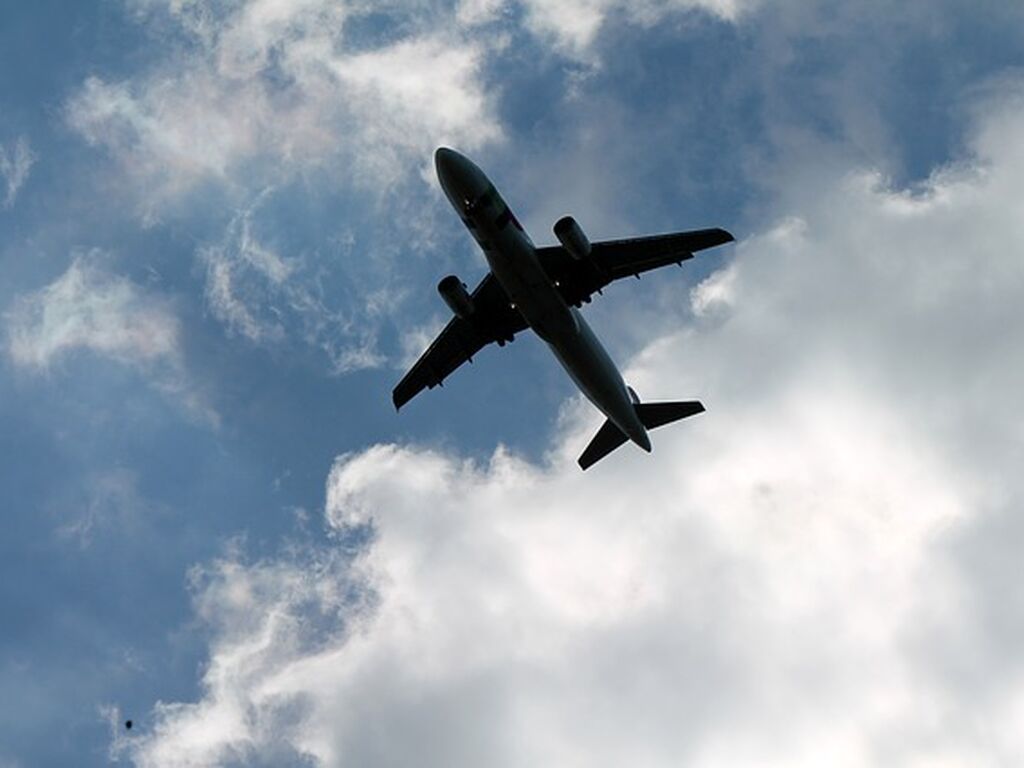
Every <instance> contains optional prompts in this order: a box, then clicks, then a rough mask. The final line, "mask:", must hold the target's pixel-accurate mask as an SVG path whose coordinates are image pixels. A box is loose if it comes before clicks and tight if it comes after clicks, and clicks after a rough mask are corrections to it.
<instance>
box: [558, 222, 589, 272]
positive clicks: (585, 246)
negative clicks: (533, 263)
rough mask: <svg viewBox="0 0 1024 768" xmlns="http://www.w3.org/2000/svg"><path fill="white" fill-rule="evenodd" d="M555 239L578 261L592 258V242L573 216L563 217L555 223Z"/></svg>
mask: <svg viewBox="0 0 1024 768" xmlns="http://www.w3.org/2000/svg"><path fill="white" fill-rule="evenodd" d="M555 237H557V238H558V242H560V243H561V244H562V247H563V248H565V250H567V251H568V252H569V255H570V256H572V257H573V258H574V259H576V260H577V261H583V260H584V259H586V258H587V257H588V256H590V241H589V240H587V236H586V235H584V234H583V230H582V229H580V225H579V224H577V223H576V219H574V218H573V217H572V216H563V217H562V218H560V219H559V220H558V221H556V222H555Z"/></svg>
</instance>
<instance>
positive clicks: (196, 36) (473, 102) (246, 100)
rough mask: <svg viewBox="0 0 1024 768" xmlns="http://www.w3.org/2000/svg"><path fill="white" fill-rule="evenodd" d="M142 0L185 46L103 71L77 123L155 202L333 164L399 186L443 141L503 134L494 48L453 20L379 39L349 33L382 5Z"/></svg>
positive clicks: (156, 25) (352, 178) (146, 17)
mask: <svg viewBox="0 0 1024 768" xmlns="http://www.w3.org/2000/svg"><path fill="white" fill-rule="evenodd" d="M133 5H134V7H135V8H136V9H137V10H138V11H139V14H140V18H141V20H142V22H143V23H145V24H147V25H148V26H150V27H151V28H152V29H154V30H155V31H156V30H167V31H169V32H172V33H177V34H178V35H179V36H183V37H184V38H185V42H184V43H183V48H184V50H179V51H177V52H176V55H175V56H174V57H173V58H172V59H170V60H168V61H167V62H165V64H164V65H162V66H160V65H158V66H157V67H156V68H155V69H153V70H152V71H149V72H146V73H143V74H140V75H138V76H136V77H132V78H130V79H128V80H124V81H114V82H111V81H108V80H105V79H102V78H99V77H92V78H90V79H89V80H87V81H86V82H85V84H84V85H83V86H82V88H81V89H80V90H79V91H78V93H77V94H75V96H74V97H73V98H72V99H71V100H70V101H69V103H68V105H67V117H68V120H69V122H70V124H71V125H72V126H73V127H74V128H75V129H76V130H77V131H78V132H79V133H80V134H81V135H82V136H84V137H85V138H86V139H87V140H88V141H89V142H91V143H93V144H97V145H100V146H104V147H105V148H107V149H108V150H109V151H110V152H111V154H112V155H113V156H114V157H115V158H117V159H118V160H119V161H120V162H121V164H122V167H123V168H124V170H125V172H126V173H127V174H128V176H129V177H130V178H134V179H137V180H139V181H140V182H141V183H142V186H143V187H144V188H145V189H147V190H148V193H147V194H148V199H147V200H146V201H145V202H146V203H147V204H148V205H150V206H151V207H153V208H157V207H159V205H160V204H161V203H163V202H164V201H166V200H168V199H174V198H176V197H178V196H180V195H181V194H182V193H184V192H186V191H188V190H191V189H193V188H195V186H196V185H197V184H199V183H200V182H203V181H210V180H214V181H219V182H221V183H226V184H228V185H233V184H242V185H243V186H246V185H248V184H249V183H250V182H251V181H252V179H253V178H256V179H262V180H265V179H267V178H270V179H280V178H282V177H284V178H287V177H289V176H291V175H293V174H295V173H298V172H301V171H303V170H308V169H311V168H315V167H318V166H322V165H324V164H329V165H330V167H331V168H332V169H334V170H335V171H336V172H337V173H338V174H341V175H342V176H343V177H344V178H345V179H346V180H347V181H348V182H349V183H356V184H359V183H360V182H367V183H372V184H373V185H375V186H381V185H383V186H387V185H389V184H392V183H394V182H395V180H396V178H398V177H400V176H403V175H404V174H406V173H407V171H408V168H409V167H413V168H418V167H420V166H421V165H422V164H423V158H426V157H429V155H430V151H431V150H432V149H433V147H434V146H436V145H437V144H440V143H445V142H452V143H456V144H459V145H461V146H464V147H468V148H473V147H478V146H480V145H481V144H482V143H484V142H488V141H493V140H495V139H496V138H498V137H499V136H500V130H499V128H498V124H497V120H496V117H495V115H494V112H493V104H492V101H491V99H490V98H489V97H488V94H487V92H486V91H485V89H484V87H483V84H482V82H481V79H480V69H481V64H482V62H481V57H482V55H483V49H482V47H481V46H480V45H479V44H478V43H476V42H475V41H473V40H472V39H471V38H468V37H462V36H460V35H459V34H458V33H457V32H450V31H447V30H446V29H445V26H444V25H442V24H436V25H428V24H426V23H412V24H409V25H407V26H408V27H409V28H410V29H411V31H409V32H408V34H404V35H399V36H398V37H397V38H395V37H389V38H387V39H386V40H385V41H383V42H381V43H380V44H372V45H367V44H366V42H365V41H356V40H353V39H352V37H353V33H351V32H350V31H349V29H350V27H351V26H354V25H357V24H359V23H360V22H361V21H363V20H365V19H366V18H367V17H368V16H372V14H373V13H374V12H375V11H374V9H373V8H372V7H363V6H362V5H360V4H358V3H351V2H342V3H339V2H333V1H331V2H327V0H304V1H303V2H298V3H281V2H277V0H249V1H248V2H242V3H228V4H219V3H207V2H177V1H174V2H162V1H157V0H147V1H146V2H138V3H135V4H133ZM383 12H384V13H400V12H401V14H403V15H404V16H410V15H411V16H413V17H415V16H416V9H411V10H405V11H403V10H402V9H401V8H400V7H396V8H388V9H384V11H383ZM414 21H415V18H414ZM147 212H148V213H151V214H152V213H153V211H147Z"/></svg>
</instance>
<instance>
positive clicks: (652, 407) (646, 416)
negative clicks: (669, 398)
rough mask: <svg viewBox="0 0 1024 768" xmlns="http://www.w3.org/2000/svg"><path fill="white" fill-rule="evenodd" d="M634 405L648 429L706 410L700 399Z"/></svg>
mask: <svg viewBox="0 0 1024 768" xmlns="http://www.w3.org/2000/svg"><path fill="white" fill-rule="evenodd" d="M633 407H634V408H636V415H637V416H639V417H640V421H641V423H642V424H643V425H644V426H645V427H647V429H655V428H656V427H663V426H665V425H666V424H671V423H672V422H673V421H679V420H680V419H685V418H686V417H687V416H696V415H697V414H698V413H703V412H704V405H703V404H702V403H701V402H700V401H699V400H685V401H683V402H679V403H637V404H636V405H634V406H633Z"/></svg>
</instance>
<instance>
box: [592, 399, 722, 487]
mask: <svg viewBox="0 0 1024 768" xmlns="http://www.w3.org/2000/svg"><path fill="white" fill-rule="evenodd" d="M634 397H635V396H634ZM633 407H634V408H636V415H637V416H639V417H640V421H641V423H643V425H644V427H646V428H647V429H656V428H657V427H663V426H664V425H666V424H671V423H672V422H674V421H679V420H680V419H685V418H686V417H687V416H695V415H697V414H698V413H703V411H704V405H703V404H702V403H701V402H700V401H699V400H685V401H682V402H667V403H634V404H633ZM627 440H629V438H628V437H626V435H625V434H624V433H623V432H622V430H620V429H619V428H618V427H616V426H615V425H614V424H613V423H612V422H611V421H605V423H604V424H602V425H601V429H599V430H598V431H597V434H596V435H594V439H593V440H591V441H590V445H588V446H587V448H586V450H585V451H583V454H582V455H581V456H580V458H579V465H580V468H581V469H588V468H589V467H592V466H593V465H594V464H596V463H597V462H599V461H600V460H601V459H603V458H604V457H605V456H607V455H608V454H609V453H611V452H612V451H614V450H615V449H616V448H618V447H620V446H621V445H622V444H623V443H625V442H626V441H627Z"/></svg>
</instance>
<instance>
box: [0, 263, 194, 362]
mask: <svg viewBox="0 0 1024 768" xmlns="http://www.w3.org/2000/svg"><path fill="white" fill-rule="evenodd" d="M99 257H100V254H98V253H91V254H88V255H86V256H78V257H76V258H75V259H74V260H73V261H72V262H71V266H70V267H68V269H67V271H66V272H65V273H64V274H63V275H61V276H60V277H58V278H57V279H56V280H54V281H53V282H52V283H50V284H49V285H47V286H46V287H44V288H41V289H39V290H38V291H36V292H35V293H31V294H28V295H26V296H23V297H21V298H20V299H19V300H18V301H17V302H15V305H14V308H13V309H12V310H11V311H10V313H9V314H8V316H7V332H8V348H7V351H8V354H9V355H10V357H11V359H12V360H13V361H14V363H15V364H16V365H18V366H19V367H22V368H28V369H35V370H46V369H48V368H49V367H50V365H51V364H52V363H54V362H56V361H59V360H60V359H61V358H63V357H66V356H67V355H69V354H70V353H72V352H75V351H77V350H83V349H84V350H89V351H91V352H95V353H96V354H100V355H103V356H105V357H110V358H113V359H115V360H118V361H121V362H126V363H133V364H141V365H145V364H149V363H153V362H160V361H167V362H170V363H172V364H176V363H177V361H178V360H179V358H180V353H181V349H180V331H179V327H178V321H177V318H176V317H175V315H174V313H173V312H172V311H171V309H170V307H169V306H168V305H166V304H165V303H162V302H160V301H159V300H154V299H153V298H152V297H149V296H146V295H145V294H144V293H143V292H142V290H141V289H140V288H139V287H138V286H137V285H135V284H134V283H132V282H131V281H129V280H127V279H126V278H124V277H121V276H119V275H114V274H111V273H109V272H107V271H106V270H105V269H104V268H103V267H102V266H101V265H100V264H99Z"/></svg>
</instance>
